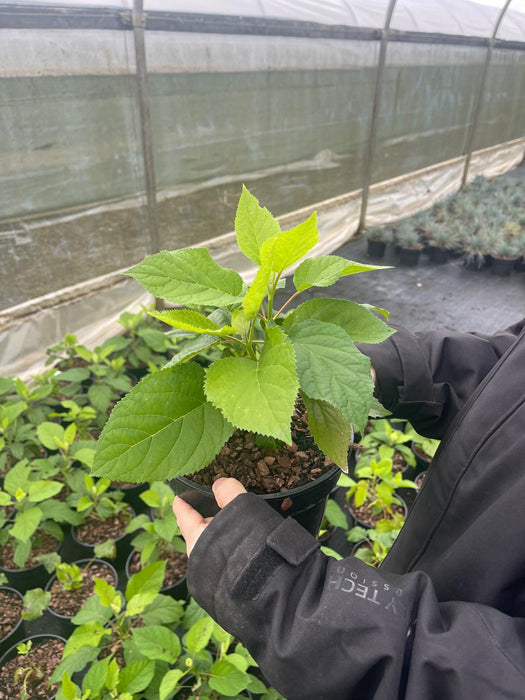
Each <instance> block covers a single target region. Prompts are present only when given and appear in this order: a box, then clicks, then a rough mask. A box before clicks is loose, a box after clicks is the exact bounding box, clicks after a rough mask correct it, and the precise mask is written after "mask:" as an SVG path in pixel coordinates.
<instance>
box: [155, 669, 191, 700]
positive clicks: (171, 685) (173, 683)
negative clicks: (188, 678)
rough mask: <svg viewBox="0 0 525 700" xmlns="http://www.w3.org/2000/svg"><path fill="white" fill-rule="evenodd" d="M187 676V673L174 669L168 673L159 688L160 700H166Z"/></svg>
mask: <svg viewBox="0 0 525 700" xmlns="http://www.w3.org/2000/svg"><path fill="white" fill-rule="evenodd" d="M184 675H185V671H179V669H177V668H176V669H173V670H172V671H168V672H167V673H166V675H165V676H164V678H163V679H162V681H161V684H160V687H159V700H166V698H168V697H169V696H170V695H171V694H172V693H173V691H174V690H176V688H177V686H178V684H179V681H180V679H181V678H182V677H183V676H184Z"/></svg>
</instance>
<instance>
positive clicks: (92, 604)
mask: <svg viewBox="0 0 525 700" xmlns="http://www.w3.org/2000/svg"><path fill="white" fill-rule="evenodd" d="M112 614H113V612H112V610H111V608H110V607H107V606H105V605H102V604H101V602H100V600H99V599H98V597H97V596H95V595H92V596H90V597H89V598H88V599H87V600H86V602H85V603H84V605H83V606H82V609H81V610H79V611H78V612H77V614H76V615H75V616H74V617H73V624H75V625H85V624H87V623H88V622H99V623H100V624H101V625H105V623H106V622H107V621H108V620H109V619H110V617H111V616H112Z"/></svg>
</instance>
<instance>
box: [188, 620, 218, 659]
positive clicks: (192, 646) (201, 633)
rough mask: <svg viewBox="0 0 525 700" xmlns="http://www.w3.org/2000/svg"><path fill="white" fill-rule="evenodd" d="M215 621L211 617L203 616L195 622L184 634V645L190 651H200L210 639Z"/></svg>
mask: <svg viewBox="0 0 525 700" xmlns="http://www.w3.org/2000/svg"><path fill="white" fill-rule="evenodd" d="M214 627H215V622H214V621H213V620H212V619H211V617H203V618H201V619H200V620H197V622H195V623H194V624H193V625H192V626H191V628H190V630H189V632H188V633H187V635H186V638H185V643H186V647H187V648H188V649H189V650H190V651H200V650H201V649H204V648H205V647H206V646H207V644H208V642H209V641H210V639H211V635H212V632H213V630H214Z"/></svg>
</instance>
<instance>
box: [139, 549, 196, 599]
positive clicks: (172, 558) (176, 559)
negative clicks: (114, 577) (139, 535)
mask: <svg viewBox="0 0 525 700" xmlns="http://www.w3.org/2000/svg"><path fill="white" fill-rule="evenodd" d="M160 558H161V559H162V560H164V561H166V572H165V574H164V581H163V582H162V588H163V589H164V588H170V586H173V585H174V584H175V583H178V582H179V581H180V580H181V579H183V578H184V577H185V576H186V570H187V568H188V557H187V556H186V555H185V554H184V553H183V552H177V551H176V550H174V549H172V550H170V551H167V550H164V551H163V552H161V555H160ZM141 568H142V567H141V565H140V552H135V553H134V554H133V555H132V556H131V561H130V564H129V574H130V576H132V575H133V574H136V573H137V572H138V571H140V570H141Z"/></svg>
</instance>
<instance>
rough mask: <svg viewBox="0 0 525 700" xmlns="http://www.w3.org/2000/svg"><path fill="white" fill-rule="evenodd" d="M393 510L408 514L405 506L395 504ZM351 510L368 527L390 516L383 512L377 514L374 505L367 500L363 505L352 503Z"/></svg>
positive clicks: (403, 514)
mask: <svg viewBox="0 0 525 700" xmlns="http://www.w3.org/2000/svg"><path fill="white" fill-rule="evenodd" d="M392 510H393V511H394V513H399V514H400V515H402V516H405V514H406V512H405V508H404V507H403V506H399V505H393V506H392ZM350 511H351V513H352V515H353V516H354V518H355V519H356V520H357V521H359V522H361V523H363V524H364V525H366V526H368V527H374V526H375V525H376V523H377V522H378V521H379V520H383V519H385V518H388V516H387V515H385V513H383V512H381V513H378V514H375V513H374V512H373V510H372V506H370V505H369V504H368V503H366V502H365V503H363V505H362V506H358V507H356V506H354V504H353V503H352V504H351V505H350Z"/></svg>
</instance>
